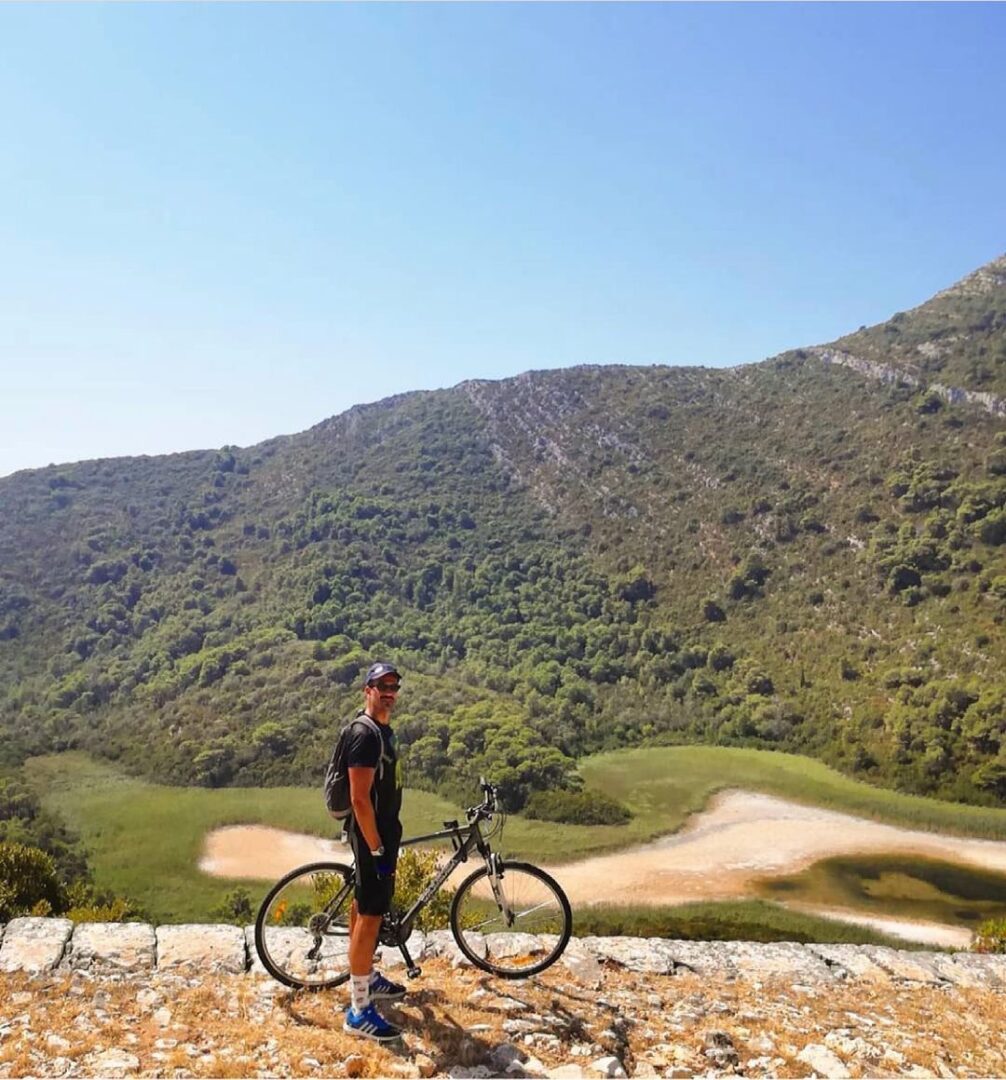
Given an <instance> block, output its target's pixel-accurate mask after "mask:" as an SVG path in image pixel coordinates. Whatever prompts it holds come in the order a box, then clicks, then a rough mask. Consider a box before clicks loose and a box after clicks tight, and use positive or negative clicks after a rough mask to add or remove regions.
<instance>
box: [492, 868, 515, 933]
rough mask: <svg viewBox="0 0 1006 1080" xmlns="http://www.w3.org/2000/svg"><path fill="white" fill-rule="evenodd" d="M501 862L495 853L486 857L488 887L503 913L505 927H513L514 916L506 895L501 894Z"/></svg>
mask: <svg viewBox="0 0 1006 1080" xmlns="http://www.w3.org/2000/svg"><path fill="white" fill-rule="evenodd" d="M501 862H502V860H501V859H500V857H499V855H497V854H496V853H495V852H494V853H493V854H492V855H488V856H486V870H487V871H488V874H489V887H490V888H491V889H492V891H493V898H494V899H495V900H496V905H497V906H498V907H499V909H500V911H501V912H502V913H503V918H504V920H505V921H506V924H507V926H513V923H514V915H513V912H512V911H511V910H510V904H509V903H508V902H507V898H506V893H504V892H503V886H502V884H501V881H502V878H503V873H502V868H501V866H500V863H501Z"/></svg>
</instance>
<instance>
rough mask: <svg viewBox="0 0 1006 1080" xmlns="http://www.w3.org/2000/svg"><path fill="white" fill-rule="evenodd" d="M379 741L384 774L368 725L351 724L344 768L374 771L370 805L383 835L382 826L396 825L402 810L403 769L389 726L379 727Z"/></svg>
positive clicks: (376, 746)
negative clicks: (380, 742)
mask: <svg viewBox="0 0 1006 1080" xmlns="http://www.w3.org/2000/svg"><path fill="white" fill-rule="evenodd" d="M377 726H378V727H379V728H380V729H381V740H382V741H383V743H384V771H383V775H382V773H381V769H380V766H379V762H380V759H381V747H380V746H379V745H378V742H377V736H376V735H375V734H374V732H373V730H372V728H371V727H370V725H369V724H367V723H359V724H353V725H352V727H351V728H350V730H349V743H348V745H347V747H346V766H347V767H348V768H350V769H352V768H364V769H376V770H377V771H376V772H375V773H374V786H373V787H372V788H371V789H370V801H371V802H372V803H373V804H374V813H375V815H376V817H377V827H378V829H379V830H380V832H381V835H382V836H383V835H384V829H383V828H382V825H384V824H392V823H394V824H395V825H397V824H398V816H399V812H400V811H401V809H402V784H401V772H402V767H401V763H400V761H399V759H398V740H397V739H396V738H395V733H394V732H393V731H392V730H391V725H390V724H380V723H379V724H378V725H377Z"/></svg>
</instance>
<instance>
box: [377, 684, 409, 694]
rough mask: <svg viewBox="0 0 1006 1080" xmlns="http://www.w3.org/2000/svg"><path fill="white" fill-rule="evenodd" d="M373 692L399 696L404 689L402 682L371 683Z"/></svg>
mask: <svg viewBox="0 0 1006 1080" xmlns="http://www.w3.org/2000/svg"><path fill="white" fill-rule="evenodd" d="M369 686H370V689H371V690H379V691H380V692H381V693H382V694H397V693H398V691H399V690H401V688H402V684H401V683H400V682H386V683H370V684H369Z"/></svg>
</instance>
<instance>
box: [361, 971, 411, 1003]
mask: <svg viewBox="0 0 1006 1080" xmlns="http://www.w3.org/2000/svg"><path fill="white" fill-rule="evenodd" d="M403 997H405V987H404V986H399V984H398V983H393V982H392V981H391V980H390V979H386V978H385V977H384V976H383V975H382V974H381V973H380V972H379V971H375V972H374V973H373V974H372V975H371V976H370V1000H371V1001H401V1000H402V998H403Z"/></svg>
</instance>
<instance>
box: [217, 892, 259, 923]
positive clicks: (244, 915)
mask: <svg viewBox="0 0 1006 1080" xmlns="http://www.w3.org/2000/svg"><path fill="white" fill-rule="evenodd" d="M210 915H211V916H212V917H213V918H214V919H219V920H220V921H221V922H225V923H233V924H234V925H235V926H247V925H248V924H249V923H250V922H253V921H254V919H255V912H254V911H253V910H252V903H251V895H250V893H249V892H248V890H247V889H246V888H245V887H244V886H243V885H239V886H238V887H237V888H236V889H232V890H231V891H230V892H229V893H227V895H226V896H225V897H224V898H223V900H222V901H221V902H220V903H219V904H218V905H217V906H216V907H215V908H213V910H212V911H211V912H210Z"/></svg>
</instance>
